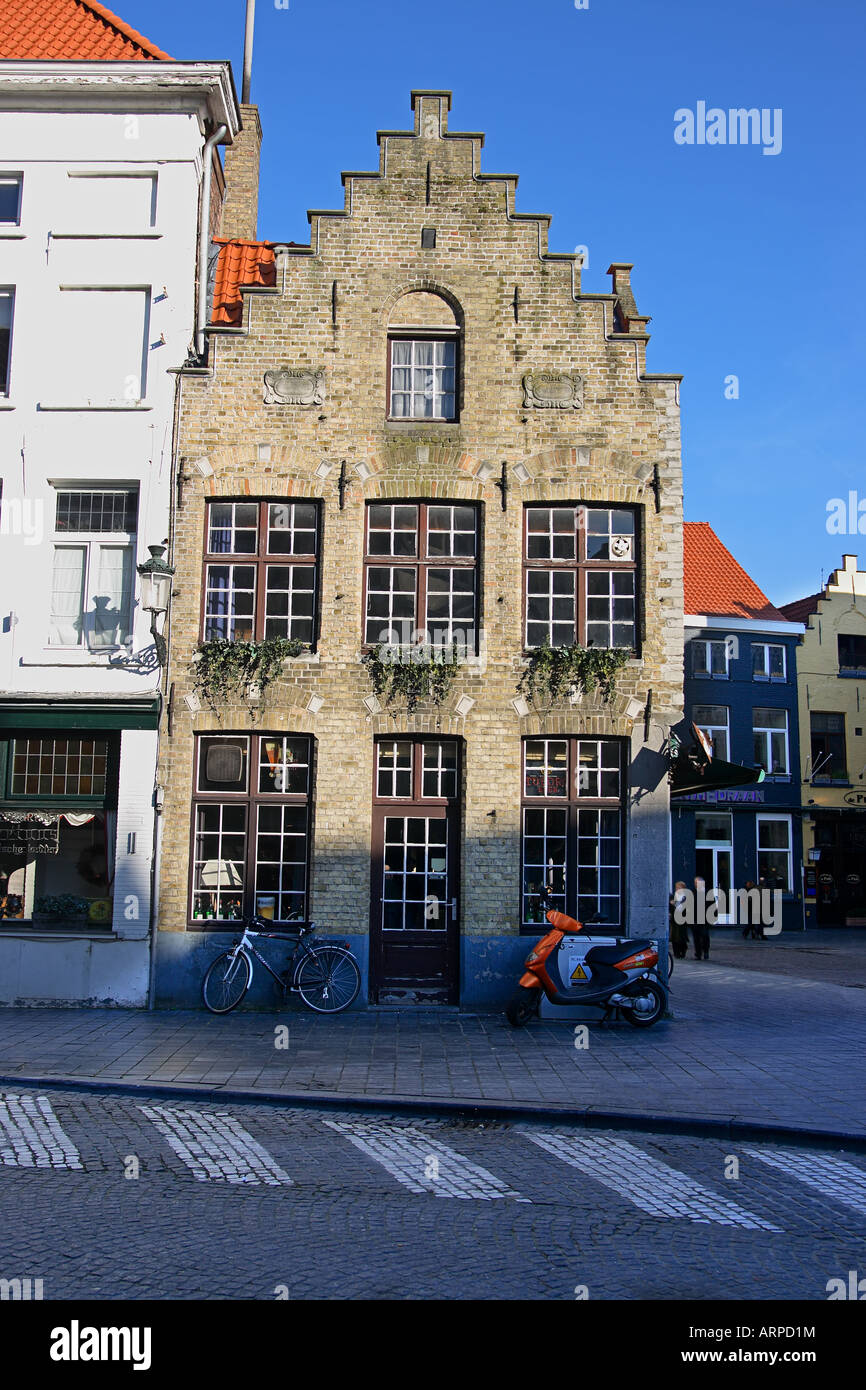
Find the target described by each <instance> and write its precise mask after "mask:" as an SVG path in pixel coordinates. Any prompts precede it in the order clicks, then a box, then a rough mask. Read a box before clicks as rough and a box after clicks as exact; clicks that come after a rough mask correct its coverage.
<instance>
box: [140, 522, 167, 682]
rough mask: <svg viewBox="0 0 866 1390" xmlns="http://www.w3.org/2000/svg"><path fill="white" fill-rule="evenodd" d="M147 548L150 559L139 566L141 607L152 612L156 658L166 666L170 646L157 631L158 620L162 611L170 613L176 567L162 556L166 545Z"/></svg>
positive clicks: (151, 619)
mask: <svg viewBox="0 0 866 1390" xmlns="http://www.w3.org/2000/svg"><path fill="white" fill-rule="evenodd" d="M147 548H148V550H149V551H150V559H149V560H145V562H144V564H143V565H139V566H138V572H139V574H140V575H141V607H142V609H143V611H144V612H145V613H149V614H150V635H151V637H152V638H153V645H154V647H155V648H156V659H157V661H158V662H159V664H160V666H164V665H165V663H166V657H167V655H168V648H167V646H166V641H165V637H164V636H163V635H162V633H161V632H158V631H157V628H156V620H157V617H158V616H159V614H160V613H162V614H163V615H165V614H166V613H168V606H169V603H170V602H171V581H172V579H173V578H174V568H173V566H172V565H169V564H166V562H165V560H164V559H163V558H162V557H163V555H164V554H165V546H164V545H149V546H148V547H147Z"/></svg>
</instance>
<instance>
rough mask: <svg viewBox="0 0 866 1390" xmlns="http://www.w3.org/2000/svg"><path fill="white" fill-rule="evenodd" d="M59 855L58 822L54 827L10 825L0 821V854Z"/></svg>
mask: <svg viewBox="0 0 866 1390" xmlns="http://www.w3.org/2000/svg"><path fill="white" fill-rule="evenodd" d="M59 853H60V822H59V820H58V821H56V822H55V824H54V825H21V824H20V823H19V824H10V823H8V822H4V821H2V820H0V854H26V855H31V854H59Z"/></svg>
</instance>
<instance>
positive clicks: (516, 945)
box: [154, 932, 541, 1010]
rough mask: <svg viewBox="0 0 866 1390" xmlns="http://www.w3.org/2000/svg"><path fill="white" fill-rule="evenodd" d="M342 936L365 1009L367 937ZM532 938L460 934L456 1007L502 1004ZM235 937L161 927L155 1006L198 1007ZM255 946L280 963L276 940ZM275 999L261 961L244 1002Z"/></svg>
mask: <svg viewBox="0 0 866 1390" xmlns="http://www.w3.org/2000/svg"><path fill="white" fill-rule="evenodd" d="M539 935H541V932H539ZM317 939H318V938H317ZM322 939H323V940H328V939H329V938H327V937H323V938H322ZM341 939H343V940H346V941H348V942H349V945H350V947H351V950H352V953H353V955H354V956H355V959H356V960H357V962H358V964H359V966H360V967H361V992H360V994H359V995H358V999H357V1002H356V1003H355V1005H354V1006H353V1007H354V1008H365V1007H366V1006H367V1002H368V1000H369V938H368V937H366V936H352V937H345V938H341ZM535 940H537V938H536V937H534V936H513V935H512V936H465V937H463V938H462V939H461V942H460V982H461V989H460V1005H461V1007H462V1008H466V1009H482V1010H487V1009H490V1010H498V1009H502V1008H504V1007H505V1005H506V1003H507V1002H508V999H509V998H510V997H511V995H512V994H513V992H514V988H515V986H516V984H517V981H518V979H519V978H520V976H521V975H522V973H523V962H524V961H525V959H526V957H527V955H528V954H529V952H530V950H531V949H532V945H533V942H534V941H535ZM235 941H237V933H236V932H160V933H159V934H158V937H157V947H156V965H155V975H154V979H155V985H154V999H155V1004H156V1007H157V1008H162V1009H197V1008H202V1007H203V1005H202V1000H201V982H202V979H203V978H204V974H205V971H206V970H207V968H208V966H209V965H210V963H211V961H212V960H213V959H214V958H215V957H216V956H218V955H219V954H220V952H221V951H224V950H226V948H227V947H228V946H231V945H233V944H234V942H235ZM259 949H260V950H261V953H262V955H263V956H266V957H267V959H268V960H269V961H272V962H273V964H274V966H275V967H276V968H277V969H281V968H282V966H283V963H284V961H285V960H286V958H287V954H286V950H285V947H283V946H281V944H280V943H279V942H265V943H264V945H262V946H260V947H259ZM278 1003H279V994H278V992H277V987H276V985H275V984H274V982H273V981H272V980H271V977H270V976H269V975H268V974H267V973H266V972H265V971H264V970H263V969H262V968H261V967H260V966H256V968H255V971H254V974H253V983H252V987H251V989H250V993H249V994H248V996H247V998H246V999H245V1001H244V1007H245V1008H259V1009H273V1008H276V1007H277V1005H278ZM407 1007H411V1006H407Z"/></svg>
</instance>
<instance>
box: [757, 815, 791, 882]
mask: <svg viewBox="0 0 866 1390" xmlns="http://www.w3.org/2000/svg"><path fill="white" fill-rule="evenodd" d="M757 820H758V886H759V887H761V888H769V889H770V890H771V891H772V890H774V889H777V888H780V889H781V890H782V892H783V893H791V892H793V877H792V861H793V855H792V851H791V817H790V816H758V818H757Z"/></svg>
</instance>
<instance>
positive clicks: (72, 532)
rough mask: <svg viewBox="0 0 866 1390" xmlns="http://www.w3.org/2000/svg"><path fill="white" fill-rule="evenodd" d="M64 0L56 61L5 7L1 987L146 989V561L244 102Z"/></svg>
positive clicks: (155, 798)
mask: <svg viewBox="0 0 866 1390" xmlns="http://www.w3.org/2000/svg"><path fill="white" fill-rule="evenodd" d="M66 3H67V0H53V8H54V9H56V8H57V7H58V4H59V5H60V6H61V7H62V6H63V5H64V4H66ZM67 7H68V10H69V13H70V22H72V21H74V22H75V23H76V24H78V25H79V29H77V30H76V31H75V32H76V33H78V32H80V43H79V44H78V51H73V52H72V53H70V52H69V48H70V39H69V29H68V27H67V28H66V30H65V37H64V48H63V50H62V52H61V55H60V56H61V58H62V59H63V60H61V61H58V60H57V59H56V57H55V56H54V55H55V51H56V50H52V48H51V33H48V34H47V37H46V38H45V40H44V42H42V44H41V46H38V45H34V44H33V41H32V39H31V37H30V32H32V24H31V27H30V31H28V34H27V36H26V38H22V39H21V43H22V44H23V49H22V48H21V47H18V48H16V41H15V36H14V34H13V36H12V38H11V40H10V38H9V35H8V32H6V33H4V28H6V29H7V30H8V26H9V21H4V23H3V26H0V150H2V157H0V158H2V163H0V477H2V502H0V506H2V511H0V1002H5V1003H14V1002H28V1001H33V1002H70V1003H71V1002H92V1003H114V1004H124V1005H142V1004H144V1003H145V1002H146V1001H147V997H148V981H149V963H150V928H151V921H152V916H153V906H154V905H153V902H152V891H153V884H154V883H155V882H156V881H157V880H156V875H155V862H154V861H155V858H156V857H157V856H158V834H157V831H158V824H159V817H158V803H159V795H158V789H157V786H156V767H157V761H156V759H157V736H158V725H159V719H160V712H161V708H162V703H163V700H162V695H161V684H162V676H163V672H162V671H161V668H160V666H159V664H158V660H157V653H156V649H155V644H154V640H153V637H152V635H151V619H150V615H149V614H148V613H146V612H143V611H142V608H141V592H140V583H141V581H140V579H139V576H138V575H137V573H136V567H137V565H138V564H140V563H141V562H142V561H145V560H146V559H147V558H148V547H149V546H151V545H157V544H159V543H161V542H162V541H163V540H164V538H166V537H168V536H169V535H170V525H171V508H172V485H171V479H172V447H173V423H174V416H175V405H176V390H177V385H176V383H177V381H178V378H177V376H176V371H177V369H178V368H179V367H180V366H181V364H182V363H183V362H184V360H185V359H186V358H187V354H188V352H189V349H190V344H191V342H192V341H193V338H194V334H195V327H196V312H197V291H196V267H197V256H198V246H199V235H200V217H199V211H200V206H201V204H202V201H203V198H202V185H203V171H204V169H205V166H206V164H208V163H209V164H210V166H211V169H214V166H216V173H215V175H214V177H213V179H212V180H211V193H210V197H209V204H210V212H209V215H208V222H207V223H206V233H205V234H206V236H207V239H208V242H209V239H210V231H211V230H212V229H213V227H214V226H216V225H218V220H217V219H218V216H219V209H220V203H221V199H222V193H223V187H222V178H221V173H220V170H219V165H218V161H217V160H216V159H215V157H214V156H213V154H212V153H211V150H212V148H213V145H214V144H215V143H218V142H219V141H216V142H215V141H211V145H210V146H209V145H208V144H207V141H208V138H209V137H210V136H212V135H214V134H217V132H219V130H220V128H221V127H222V128H223V130H224V134H223V135H222V136H220V137H219V139H220V140H223V141H226V142H231V140H232V139H233V137H234V136H235V135H236V134H237V131H238V128H239V115H238V108H237V103H236V99H235V95H234V89H233V84H232V78H231V72H230V69H229V66H228V64H227V63H197V62H196V63H180V62H173V61H171V60H168V59H167V58H166V55H164V54H162V53H161V51H160V50H159V49H156V48H154V47H153V46H152V45H149V44H148V41H147V40H145V39H142V38H141V36H140V35H136V34H135V33H134V31H131V30H127V29H126V28H125V27H124V26H123V25H121V24H120V23H119V22H116V21H113V22H110V17H107V16H106V14H105V12H103V11H102V10H101V7H98V6H94V7H93V9H91V8H90V7H89V6H88V5H86V4H85V5H80V4H76V3H75V0H68V6H67ZM18 9H20V10H21V11H22V16H23V17H22V33H23V31H24V28H25V27H26V26H24V24H23V18H24V17H26V16H24V12H26V11H32V12H33V13H35V12H36V11H37V6H36V5H35V4H34V3H31V0H25V3H23V4H22V5H21V6H19V7H17V9H16V14H17V12H18ZM32 17H33V15H32V13H31V14H30V15H29V19H30V20H31V21H32ZM57 27H58V26H57V24H56V23H55V27H54V31H55V32H56V30H57ZM34 49H35V51H34ZM31 54H32V56H31ZM96 56H98V57H99V58H100V61H91V58H92V57H96ZM9 57H11V58H12V59H14V61H7V60H6V59H7V58H9ZM70 57H71V58H72V59H73V61H69V59H70ZM106 57H108V58H109V59H110V60H109V61H105V59H106ZM204 182H205V183H207V180H205V181H204ZM205 249H207V248H205ZM158 621H159V620H158Z"/></svg>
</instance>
